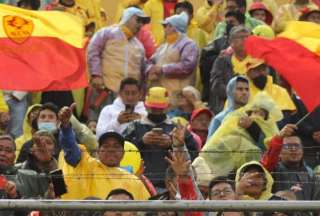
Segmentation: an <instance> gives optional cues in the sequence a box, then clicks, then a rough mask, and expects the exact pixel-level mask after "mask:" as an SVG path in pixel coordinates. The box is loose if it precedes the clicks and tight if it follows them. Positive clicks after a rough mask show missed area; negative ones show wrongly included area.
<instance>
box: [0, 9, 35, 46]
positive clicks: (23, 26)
mask: <svg viewBox="0 0 320 216" xmlns="http://www.w3.org/2000/svg"><path fill="white" fill-rule="evenodd" d="M3 27H4V31H5V33H6V34H7V36H8V38H10V39H11V40H12V41H13V42H15V43H18V44H22V43H24V42H25V41H26V40H27V39H28V38H29V37H30V36H31V35H32V32H33V29H34V25H33V22H32V21H31V20H28V19H25V18H23V17H20V16H11V15H7V16H4V17H3Z"/></svg>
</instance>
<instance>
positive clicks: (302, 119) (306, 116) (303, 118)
mask: <svg viewBox="0 0 320 216" xmlns="http://www.w3.org/2000/svg"><path fill="white" fill-rule="evenodd" d="M318 107H320V105H318V106H316V107H315V108H314V109H313V110H312V111H311V112H308V113H307V114H306V115H304V116H303V117H302V118H301V119H300V120H299V121H298V122H297V123H296V126H297V127H298V125H299V124H301V123H302V122H303V121H304V120H305V119H306V118H308V117H309V116H310V115H311V113H313V112H314V111H315V110H316V109H317V108H318Z"/></svg>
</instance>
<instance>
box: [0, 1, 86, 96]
mask: <svg viewBox="0 0 320 216" xmlns="http://www.w3.org/2000/svg"><path fill="white" fill-rule="evenodd" d="M0 18H1V22H2V25H1V27H0V61H1V64H0V76H1V77H0V89H6V90H24V91H44V90H45V91H49V90H71V89H77V88H83V87H86V86H87V83H88V81H87V73H86V55H85V47H84V41H85V38H84V28H83V25H82V22H81V20H80V19H78V18H77V17H75V16H73V15H71V14H68V13H65V12H59V11H32V10H25V9H21V8H17V7H13V6H9V5H5V4H0Z"/></svg>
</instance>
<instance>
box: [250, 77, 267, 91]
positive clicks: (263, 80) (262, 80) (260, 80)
mask: <svg viewBox="0 0 320 216" xmlns="http://www.w3.org/2000/svg"><path fill="white" fill-rule="evenodd" d="M252 81H253V84H254V85H255V86H256V87H257V88H259V89H261V90H262V89H264V87H265V86H266V84H267V77H266V76H264V75H261V76H258V77H256V78H254V79H253V80H252Z"/></svg>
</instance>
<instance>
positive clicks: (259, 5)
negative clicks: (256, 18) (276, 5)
mask: <svg viewBox="0 0 320 216" xmlns="http://www.w3.org/2000/svg"><path fill="white" fill-rule="evenodd" d="M255 10H264V11H265V12H266V24H268V25H271V24H272V21H273V15H272V13H271V11H270V10H268V8H267V7H266V6H265V5H264V4H263V3H262V2H254V3H252V4H251V6H250V8H249V14H250V15H251V16H252V14H253V12H254V11H255Z"/></svg>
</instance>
